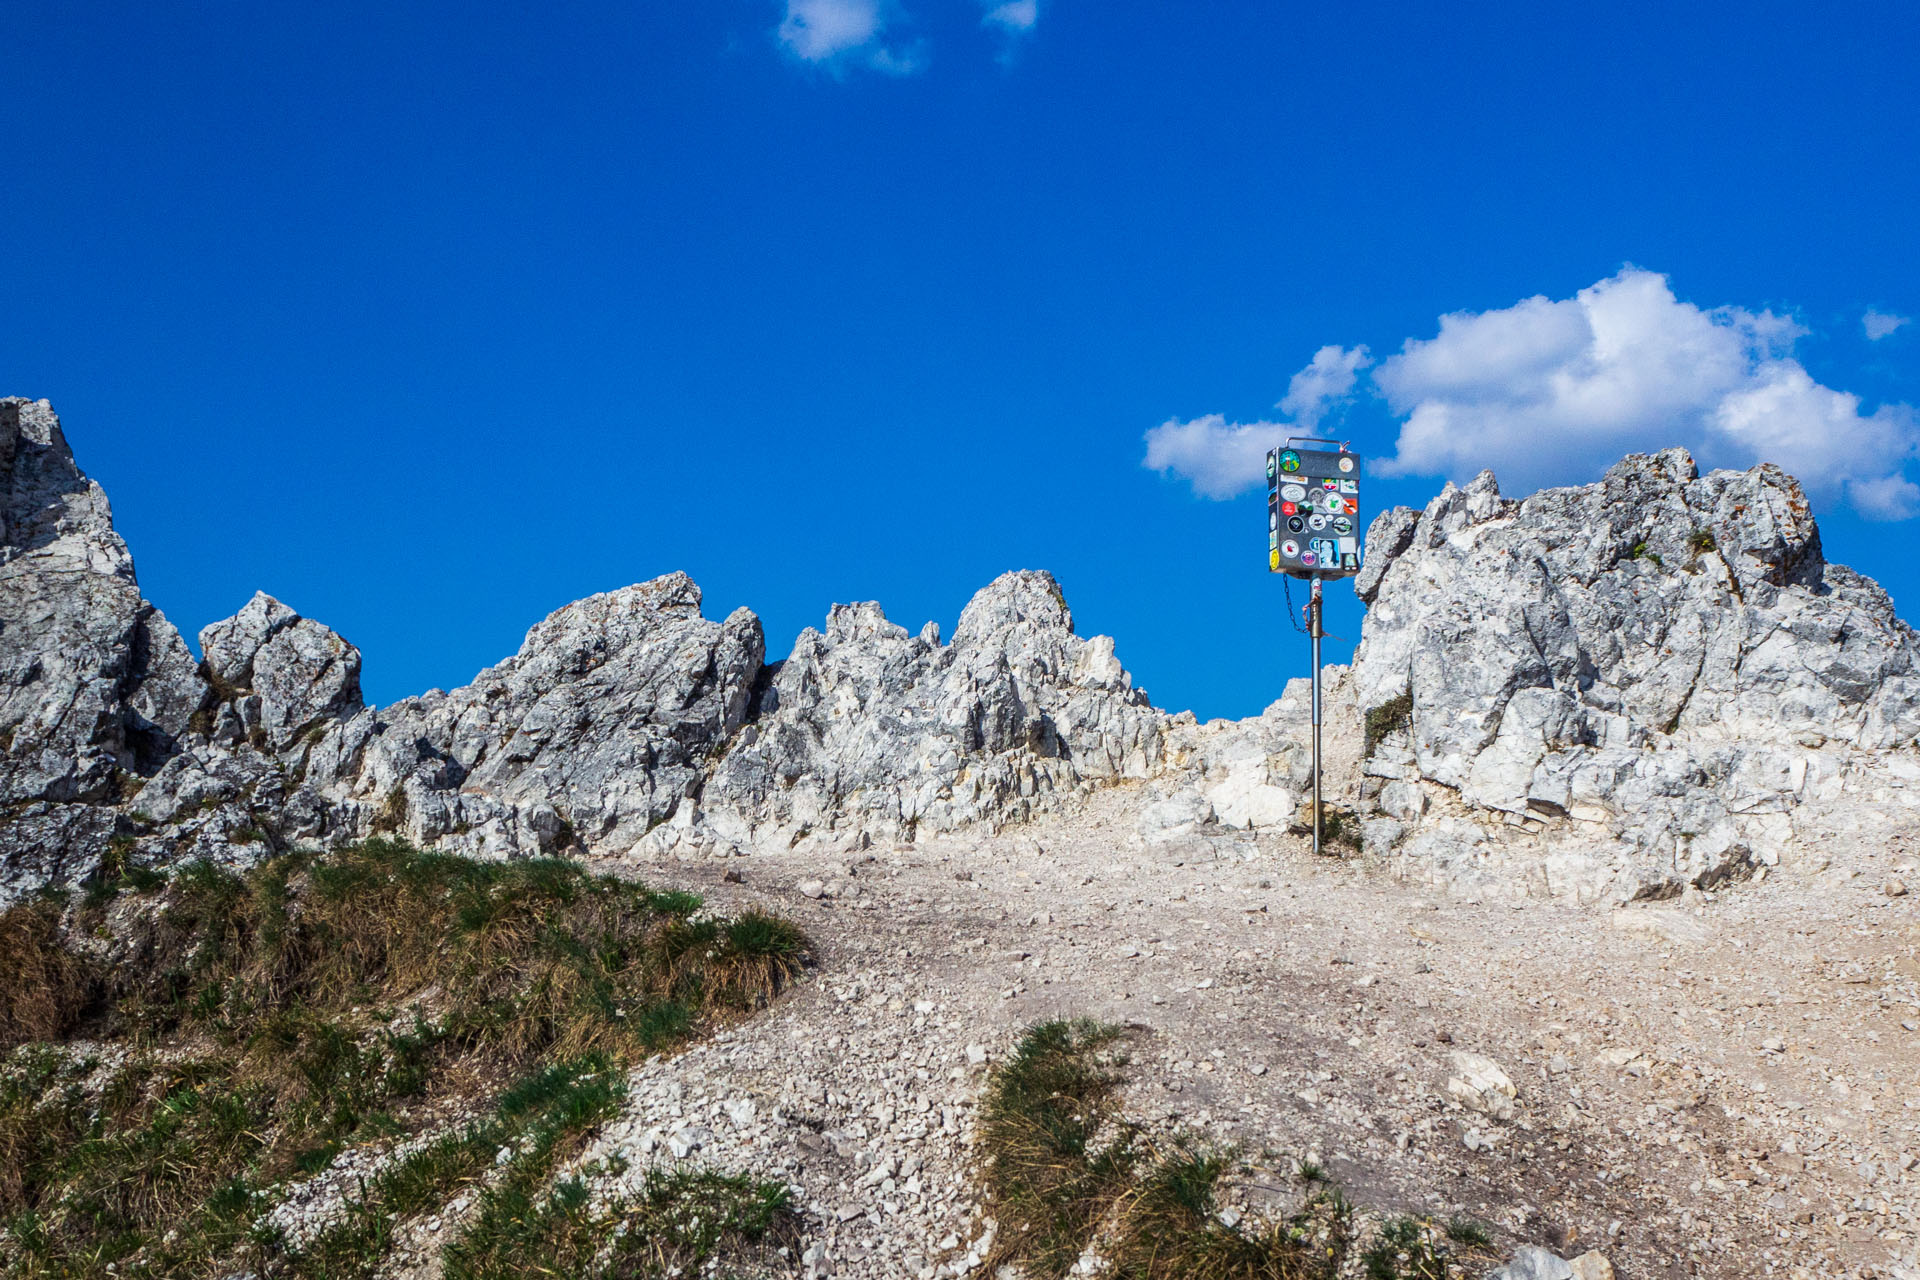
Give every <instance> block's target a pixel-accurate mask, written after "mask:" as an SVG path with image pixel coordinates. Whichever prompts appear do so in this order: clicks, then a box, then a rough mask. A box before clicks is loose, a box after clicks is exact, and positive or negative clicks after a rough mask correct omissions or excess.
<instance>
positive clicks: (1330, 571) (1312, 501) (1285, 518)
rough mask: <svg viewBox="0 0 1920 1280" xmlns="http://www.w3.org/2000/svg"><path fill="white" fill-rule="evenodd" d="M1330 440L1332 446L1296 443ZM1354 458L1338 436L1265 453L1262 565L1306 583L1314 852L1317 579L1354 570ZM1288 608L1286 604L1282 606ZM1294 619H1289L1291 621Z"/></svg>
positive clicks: (1360, 542)
mask: <svg viewBox="0 0 1920 1280" xmlns="http://www.w3.org/2000/svg"><path fill="white" fill-rule="evenodd" d="M1303 444H1325V445H1332V446H1333V448H1332V449H1331V450H1326V449H1301V448H1297V447H1296V446H1298V445H1303ZM1364 542H1365V537H1364V535H1363V534H1362V533H1361V530H1360V457H1359V455H1358V454H1356V453H1353V452H1352V451H1350V450H1349V449H1348V448H1347V446H1346V445H1345V444H1344V443H1342V442H1341V441H1338V440H1312V439H1307V438H1305V437H1302V436H1294V437H1290V438H1289V439H1288V440H1287V443H1286V444H1285V445H1284V446H1283V447H1281V448H1279V449H1273V450H1270V451H1269V452H1268V453H1267V569H1268V571H1269V572H1272V573H1284V574H1286V575H1287V576H1288V577H1292V578H1305V579H1306V580H1307V581H1308V583H1310V584H1311V585H1310V589H1309V593H1308V598H1307V638H1308V639H1309V640H1310V641H1311V642H1312V645H1313V851H1314V852H1315V853H1319V852H1320V836H1321V827H1322V823H1321V814H1320V637H1321V636H1322V635H1324V634H1326V632H1325V629H1324V628H1323V627H1322V626H1321V625H1320V604H1321V601H1320V584H1321V583H1322V582H1323V581H1325V580H1326V579H1328V578H1350V577H1352V576H1353V575H1354V574H1356V573H1358V572H1360V557H1361V555H1362V553H1363V550H1364ZM1288 611H1289V612H1291V611H1292V605H1291V604H1289V605H1288ZM1298 625H1299V624H1298V623H1295V626H1296V627H1297V626H1298Z"/></svg>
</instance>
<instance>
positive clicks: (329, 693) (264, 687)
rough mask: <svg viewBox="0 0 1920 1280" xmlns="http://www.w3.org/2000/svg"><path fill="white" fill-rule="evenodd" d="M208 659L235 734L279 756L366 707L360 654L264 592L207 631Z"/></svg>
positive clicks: (203, 637)
mask: <svg viewBox="0 0 1920 1280" xmlns="http://www.w3.org/2000/svg"><path fill="white" fill-rule="evenodd" d="M200 652H201V653H202V654H203V655H205V656H204V657H203V658H202V664H203V665H202V668H201V670H202V672H203V674H204V675H205V676H206V678H207V681H208V683H209V684H211V685H212V686H213V689H214V690H215V692H216V693H217V694H218V695H219V697H220V700H221V701H222V702H223V703H225V704H226V708H227V709H228V710H229V711H230V714H231V721H230V723H231V725H232V728H233V729H234V730H237V731H238V732H240V733H242V734H244V735H245V737H246V738H247V740H248V741H249V742H251V743H252V744H253V745H254V746H256V747H260V748H262V749H264V750H267V751H270V752H272V753H274V754H276V755H278V754H280V753H283V752H285V751H287V750H288V749H289V748H291V747H292V746H294V744H295V743H297V742H299V741H300V739H301V738H302V737H303V736H304V735H306V734H307V733H310V732H312V731H313V730H315V729H318V728H320V727H321V726H322V725H323V724H324V723H325V722H327V721H329V720H341V719H345V718H347V717H349V716H351V715H353V714H354V713H355V712H357V711H359V710H360V708H361V706H362V705H363V704H362V702H361V700H360V651H359V650H358V649H356V648H354V647H353V646H352V645H350V644H348V643H347V642H346V641H345V640H342V639H341V638H340V637H339V636H337V635H335V634H334V633H333V632H332V631H331V630H330V629H328V628H327V627H324V626H322V625H321V624H320V623H318V622H314V621H313V620H312V619H310V618H303V617H301V616H300V615H299V614H297V613H295V612H294V611H293V610H292V609H289V608H288V607H287V606H286V605H284V604H281V603H280V602H279V601H278V600H275V599H274V598H273V597H272V596H270V595H268V594H267V593H266V592H264V591H261V592H257V593H255V595H254V597H253V599H252V600H249V601H248V602H247V605H246V607H245V608H244V609H242V610H240V612H239V613H236V614H235V615H234V616H233V617H231V618H228V619H227V620H226V621H224V622H216V623H214V624H213V625H212V626H210V627H207V628H206V629H204V630H203V631H201V632H200ZM216 736H219V735H218V734H217V733H216Z"/></svg>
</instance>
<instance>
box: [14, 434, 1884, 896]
mask: <svg viewBox="0 0 1920 1280" xmlns="http://www.w3.org/2000/svg"><path fill="white" fill-rule="evenodd" d="M0 482H4V503H5V506H4V512H3V514H4V520H5V525H4V549H0V743H4V748H5V749H4V752H0V802H4V803H5V805H6V810H5V816H4V820H3V821H0V900H4V899H10V898H13V897H17V896H19V895H21V894H23V893H26V892H29V891H32V890H34V889H36V888H38V887H40V886H42V885H47V884H54V885H62V884H65V885H71V884H75V883H78V882H81V881H83V880H85V879H86V878H88V877H89V876H97V875H101V874H112V873H114V872H116V871H117V870H118V869H120V868H123V867H125V866H128V865H136V864H147V865H162V864H169V863H174V862H178V861H181V860H183V859H188V858H200V857H204V858H212V859H215V860H217V861H223V862H229V863H231V862H244V861H248V860H251V859H254V858H257V857H259V856H262V855H263V854H265V853H267V852H270V851H272V850H275V849H279V848H284V847H289V846H292V845H295V844H299V843H303V842H322V843H325V842H337V841H343V840H350V839H356V838H361V837H365V836H368V835H373V834H383V833H391V834H397V835H403V836H405V837H407V838H409V839H411V840H413V841H415V842H417V843H419V844H421V845H423V846H432V847H438V848H442V849H446V850H449V851H455V852H462V853H468V854H472V855H475V856H483V857H514V856H525V855H530V854H538V853H564V852H576V853H586V852H592V853H595V854H599V855H605V856H613V857H628V858H634V857H638V858H655V857H661V856H680V857H688V856H705V855H733V854H743V853H752V852H755V851H756V850H766V849H770V848H779V849H783V850H785V849H796V848H797V849H800V850H803V851H804V850H805V849H809V848H818V849H820V850H821V851H822V852H823V854H824V853H828V852H831V853H835V854H838V853H844V852H847V851H849V850H857V849H859V848H864V847H865V846H866V845H867V844H869V843H871V842H872V841H875V840H885V841H890V842H902V841H911V840H914V839H916V838H917V837H919V836H920V835H922V834H924V833H935V832H942V831H953V830H958V829H963V828H968V827H972V826H976V825H977V826H981V827H983V828H985V829H987V830H997V829H998V828H1000V827H1001V826H1003V825H1005V824H1007V823H1010V822H1018V821H1022V820H1025V819H1028V818H1030V817H1033V816H1036V815H1038V814H1041V813H1045V812H1052V811H1063V810H1070V809H1072V808H1073V807H1075V806H1077V805H1080V804H1083V803H1084V801H1085V799H1086V797H1087V796H1088V795H1089V794H1090V793H1091V792H1093V791H1094V790H1096V789H1101V788H1109V787H1114V786H1127V787H1133V788H1136V789H1137V792H1138V796H1137V800H1138V803H1137V806H1136V808H1137V820H1136V823H1135V832H1136V838H1137V839H1139V840H1141V841H1144V842H1149V843H1155V844H1160V843H1166V842H1176V841H1180V840H1185V839H1190V838H1192V837H1193V836H1194V835H1195V834H1196V833H1198V832H1202V831H1212V830H1218V829H1219V828H1221V827H1235V828H1243V829H1248V830H1253V831H1256V832H1257V831H1261V830H1269V829H1274V828H1284V827H1285V826H1287V825H1288V824H1291V823H1294V822H1297V821H1298V817H1299V811H1300V801H1301V798H1302V796H1303V794H1304V791H1305V786H1306V782H1307V747H1306V719H1307V717H1306V715H1305V705H1304V703H1305V697H1306V692H1305V687H1304V686H1305V682H1304V681H1296V682H1294V683H1293V684H1292V685H1290V686H1289V689H1288V691H1287V693H1286V694H1285V696H1283V697H1282V698H1281V699H1280V700H1279V701H1277V702H1276V703H1275V704H1274V705H1273V706H1271V707H1269V708H1268V709H1267V711H1266V712H1264V713H1262V714H1261V715H1260V716H1256V717H1252V718H1249V719H1247V720H1242V721H1234V722H1229V721H1213V722H1209V723H1206V724H1201V723H1198V722H1196V721H1195V719H1194V717H1193V716H1192V715H1191V714H1188V713H1181V714H1177V715H1169V714H1167V713H1165V712H1163V711H1161V710H1158V709H1156V708H1154V707H1153V706H1152V705H1151V704H1150V703H1149V701H1148V699H1147V697H1146V695H1145V693H1144V692H1143V691H1141V690H1139V689H1136V688H1134V686H1133V683H1132V680H1131V678H1130V676H1129V675H1128V673H1127V672H1126V670H1125V669H1124V667H1123V666H1122V665H1121V664H1120V662H1119V660H1118V659H1117V658H1116V656H1115V653H1114V645H1113V641H1112V640H1111V639H1109V638H1107V637H1093V638H1091V639H1087V638H1082V637H1080V636H1078V635H1076V634H1075V633H1074V630H1073V620H1072V615H1071V612H1070V611H1069V609H1068V608H1067V605H1066V602H1065V599H1064V597H1063V595H1062V593H1061V591H1060V588H1059V586H1058V584H1057V583H1056V582H1055V581H1054V580H1053V578H1052V577H1051V576H1050V575H1048V574H1045V573H1039V572H1028V571H1022V572H1016V573H1009V574H1006V575H1003V576H1002V577H1001V578H999V579H997V580H996V581H994V582H993V583H992V584H990V585H989V586H988V587H987V588H985V589H984V590H983V591H981V592H980V593H979V594H978V595H977V596H976V597H975V598H974V600H973V601H972V602H971V603H970V604H969V605H968V606H967V608H966V610H965V611H964V612H963V613H962V615H961V618H960V622H959V625H958V626H957V628H956V629H955V633H954V636H953V638H952V640H951V642H943V641H942V638H941V636H940V634H939V630H938V628H937V627H934V626H933V625H932V624H929V625H928V626H927V627H925V628H923V629H922V630H921V631H920V632H918V633H917V634H916V633H912V632H909V631H908V630H906V629H905V628H903V627H901V626H899V625H897V624H895V623H893V622H891V621H889V620H888V619H887V618H886V617H885V615H884V614H883V613H882V611H881V609H880V607H879V605H877V604H873V603H863V604H852V605H836V606H834V608H833V609H832V611H831V612H830V613H829V615H828V618H827V620H826V625H825V629H824V630H823V631H816V630H813V629H808V630H806V631H804V632H802V634H801V635H800V637H799V638H798V639H797V640H796V642H795V644H794V647H793V650H792V652H791V653H790V655H789V656H788V657H787V658H785V659H784V660H781V661H776V662H773V663H768V662H767V661H766V653H765V638H764V635H763V633H762V629H761V625H760V622H759V620H758V618H756V617H755V616H754V615H753V614H752V613H751V612H750V611H748V610H745V609H741V610H736V611H735V612H734V613H733V614H732V615H730V616H729V617H727V618H726V619H724V620H722V621H718V622H716V621H713V620H710V619H707V618H704V617H702V616H701V613H700V604H701V599H700V591H699V588H698V587H697V586H696V585H695V584H694V583H693V582H692V581H691V580H690V579H689V578H687V577H686V576H685V575H684V574H677V573H676V574H668V575H666V576H664V577H660V578H656V579H654V580H652V581H650V582H645V583H641V584H638V585H635V586H631V587H626V588H623V589H621V590H618V591H611V592H607V593H604V594H600V595H596V596H591V597H589V598H587V599H585V600H581V601H577V602H575V603H573V604H570V605H568V606H566V607H564V608H562V609H560V610H558V611H556V612H555V613H554V614H552V615H551V616H550V617H548V618H546V619H545V620H543V621H542V622H540V623H539V624H538V625H536V626H535V627H534V628H533V629H532V630H531V631H529V633H528V635H527V638H526V641H525V643H524V644H523V645H522V646H521V648H520V651H519V652H518V653H517V654H515V655H514V656H513V657H511V658H508V659H506V660H505V661H503V662H501V663H500V664H498V665H496V666H494V667H492V668H489V669H488V670H486V671H483V672H481V673H480V674H479V675H478V676H476V677H475V679H474V681H473V682H472V683H471V684H469V685H467V686H465V687H463V688H460V689H456V690H453V691H451V692H445V691H439V690H435V691H431V692H429V693H426V694H423V695H421V696H419V697H414V698H408V699H404V700H402V701H401V702H399V703H396V704H394V705H392V706H390V707H385V708H374V707H368V706H366V705H365V704H364V700H363V698H362V696H361V692H360V684H359V674H360V666H361V658H360V654H359V651H358V650H357V649H355V648H354V647H353V646H352V645H351V644H349V643H348V642H347V641H346V640H344V639H343V638H341V637H340V636H339V635H337V634H336V633H334V632H333V631H332V630H330V629H329V628H327V627H325V626H324V625H322V624H320V623H318V622H316V621H313V620H311V619H307V618H304V617H302V616H301V615H300V614H298V613H297V612H296V611H294V610H293V609H291V608H289V607H288V606H286V605H284V604H282V603H281V602H279V601H277V600H275V599H273V598H272V597H271V596H267V595H265V594H260V595H257V596H256V597H255V598H254V599H253V600H252V601H250V602H249V603H248V604H247V605H246V606H245V607H244V608H243V609H242V610H241V611H240V612H239V613H238V614H236V615H235V616H234V617H232V618H230V619H227V620H225V621H223V622H219V623H215V624H214V625H212V626H210V627H208V628H206V629H205V630H204V631H203V632H202V633H201V635H200V648H201V652H202V655H203V657H202V660H201V661H199V662H198V663H196V662H195V661H194V659H193V657H192V654H191V653H190V652H189V651H188V649H187V646H186V644H185V642H184V641H183V640H182V639H181V637H180V635H179V634H178V632H177V631H176V630H175V629H174V628H173V627H172V626H171V625H170V624H168V623H167V621H166V619H165V618H164V616H163V615H161V614H160V612H159V611H158V610H157V609H155V608H154V607H153V606H152V605H151V604H149V603H148V602H147V601H145V600H144V599H143V598H142V596H141V594H140V591H139V588H138V585H137V583H136V580H135V577H134V572H133V563H132V558H131V556H130V555H129V553H128V551H127V548H126V545H125V543H124V542H123V541H122V540H121V539H120V537H119V535H118V534H116V533H115V532H114V530H113V526H112V518H111V512H110V509H109V507H108V504H107V501H106V498H105V495H104V494H103V493H102V492H101V490H100V488H99V486H98V485H97V484H95V483H94V482H92V481H91V480H88V479H87V478H86V477H85V476H84V474H82V473H81V471H80V470H79V468H78V467H77V465H76V464H75V463H74V460H73V456H72V453H71V451H70V450H69V449H68V448H67V445H66V441H65V439H64V436H63V435H62V433H61V430H60V426H59V422H58V420H57V418H56V417H55V416H54V414H53V412H52V410H51V408H50V407H49V406H48V405H47V403H46V402H44V401H38V402H35V401H27V400H20V399H9V400H0ZM1367 560H1368V567H1367V569H1366V571H1365V573H1363V575H1362V576H1361V578H1360V579H1359V580H1358V581H1357V583H1356V586H1357V588H1358V590H1359V592H1360V594H1361V597H1362V599H1363V600H1364V601H1366V602H1367V604H1368V606H1369V612H1368V616H1367V619H1366V624H1365V630H1364V632H1363V639H1362V643H1361V645H1360V647H1359V649H1358V651H1357V652H1356V655H1355V661H1354V664H1353V667H1352V669H1351V671H1349V670H1347V669H1345V668H1331V669H1329V671H1328V673H1327V690H1328V694H1327V705H1328V726H1327V738H1328V754H1329V782H1328V790H1329V793H1330V794H1331V795H1332V796H1334V797H1335V799H1336V802H1337V803H1339V804H1341V805H1343V806H1345V807H1346V808H1348V809H1350V810H1351V811H1352V812H1354V813H1355V815H1356V816H1358V817H1360V818H1362V819H1364V820H1365V822H1364V829H1365V832H1366V844H1367V847H1368V849H1369V850H1371V851H1373V852H1375V853H1378V854H1380V855H1382V856H1383V857H1386V858H1388V859H1390V860H1391V861H1392V863H1393V865H1395V866H1396V867H1399V868H1401V869H1402V870H1404V871H1405V872H1407V873H1408V874H1410V875H1413V876H1415V877H1416V878H1422V879H1427V880H1431V881H1433V882H1435V883H1440V884H1445V885H1448V886H1451V887H1453V888H1455V889H1457V890H1459V891H1461V892H1465V893H1472V894H1482V895H1484V894H1493V895H1495V896H1498V895H1502V894H1507V895H1512V894H1528V893H1544V894H1552V895H1555V896H1562V897H1569V898H1574V899H1579V900H1593V899H1602V898H1612V899H1626V898H1632V897H1635V896H1649V895H1655V896H1657V895H1660V894H1664V893H1668V892H1673V891H1677V890H1678V889H1679V888H1681V887H1683V886H1685V885H1687V884H1696V885H1710V884H1713V883H1715V882H1717V881H1718V880H1721V879H1725V878H1728V877H1733V876H1740V875H1745V874H1749V873H1751V872H1752V871H1754V870H1755V869H1756V868H1760V867H1764V866H1767V865H1771V864H1773V863H1775V862H1777V861H1778V860H1779V858H1780V857H1781V855H1782V853H1783V851H1785V850H1787V849H1788V848H1789V847H1790V846H1791V844H1792V841H1793V839H1794V835H1795V832H1794V822H1795V818H1796V813H1797V812H1798V811H1799V810H1800V807H1801V805H1802V803H1803V802H1804V801H1807V800H1809V799H1814V798H1828V799H1830V798H1832V797H1833V796H1836V795H1838V794H1841V793H1843V792H1848V791H1858V792H1860V793H1862V794H1869V793H1870V794H1875V795H1883V794H1885V795H1894V794H1897V795H1899V796H1900V797H1906V796H1912V795H1914V794H1915V791H1913V790H1907V789H1906V788H1907V786H1908V784H1909V783H1910V782H1912V781H1913V780H1915V779H1917V778H1920V756H1917V755H1916V753H1915V751H1914V746H1915V742H1916V738H1920V642H1917V641H1916V638H1915V635H1914V632H1913V631H1912V630H1911V628H1909V627H1907V626H1906V624H1904V623H1903V622H1901V621H1900V620H1899V619H1898V618H1897V617H1896V616H1895V614H1894V611H1893V606H1892V603H1891V601H1890V600H1889V599H1888V598H1887V596H1886V594H1885V593H1884V592H1883V591H1881V590H1880V588H1879V587H1877V586H1876V585H1875V584H1874V583H1872V582H1871V581H1869V580H1867V579H1865V578H1863V577H1861V576H1860V575H1858V574H1855V573H1853V572H1852V571H1850V570H1847V569H1845V568H1843V567H1840V566H1836V565H1829V564H1827V563H1826V562H1825V560H1824V558H1823V557H1822V555H1821V552H1820V542H1819V533H1818V529H1817V526H1816V525H1815V523H1814V520H1813V517H1812V514H1811V512H1810V510H1809V509H1808V507H1807V503H1806V500H1805V497H1804V495H1803V494H1802V493H1801V491H1800V489H1799V487H1798V486H1797V485H1796V484H1795V483H1794V482H1793V480H1792V479H1791V478H1790V477H1787V476H1786V475H1784V474H1783V473H1781V472H1780V471H1778V470H1777V469H1775V468H1771V467H1759V468H1755V469H1753V470H1751V471H1746V472H1714V473H1712V474H1711V475H1708V476H1705V477H1701V476H1700V475H1699V474H1698V472H1697V470H1696V468H1695V467H1694V465H1693V463H1692V460H1691V459H1690V458H1688V457H1687V456H1686V455H1685V453H1684V452H1682V451H1679V450H1670V451H1667V452H1665V453H1662V454H1659V455H1655V456H1651V457H1648V456H1638V455H1637V456H1634V457H1630V458H1628V459H1626V460H1625V461H1623V462H1622V463H1620V464H1619V465H1618V466H1616V467H1615V468H1613V470H1612V471H1610V472H1609V473H1608V475H1607V477H1606V479H1605V480H1603V481H1602V482H1601V483H1600V484H1597V485H1591V486H1586V487H1582V488H1572V489H1560V490H1548V491H1545V492H1542V493H1540V494H1536V495H1534V496H1533V497H1531V498H1528V499H1525V500H1523V501H1518V502H1516V501H1511V500H1508V499H1504V498H1502V497H1501V496H1500V494H1499V491H1498V487H1497V485H1496V484H1495V482H1494V479H1493V477H1492V475H1491V474H1490V473H1486V474H1483V475H1482V476H1481V477H1479V478H1478V479H1476V480H1475V481H1474V482H1473V483H1472V484H1470V485H1469V486H1467V487H1466V488H1464V489H1460V488H1456V487H1454V486H1452V485H1449V486H1447V487H1446V489H1444V490H1443V491H1442V493H1441V494H1440V495H1439V496H1438V497H1436V498H1435V499H1434V500H1433V502H1432V503H1430V504H1429V505H1428V507H1427V508H1426V510H1424V511H1419V512H1416V511H1412V510H1410V509H1404V508H1402V509H1396V510H1393V511H1389V512H1386V513H1383V514H1382V515H1381V516H1380V517H1379V518H1378V519H1377V520H1376V521H1375V522H1374V525H1373V527H1372V529H1371V530H1370V532H1369V536H1368V556H1367Z"/></svg>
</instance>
